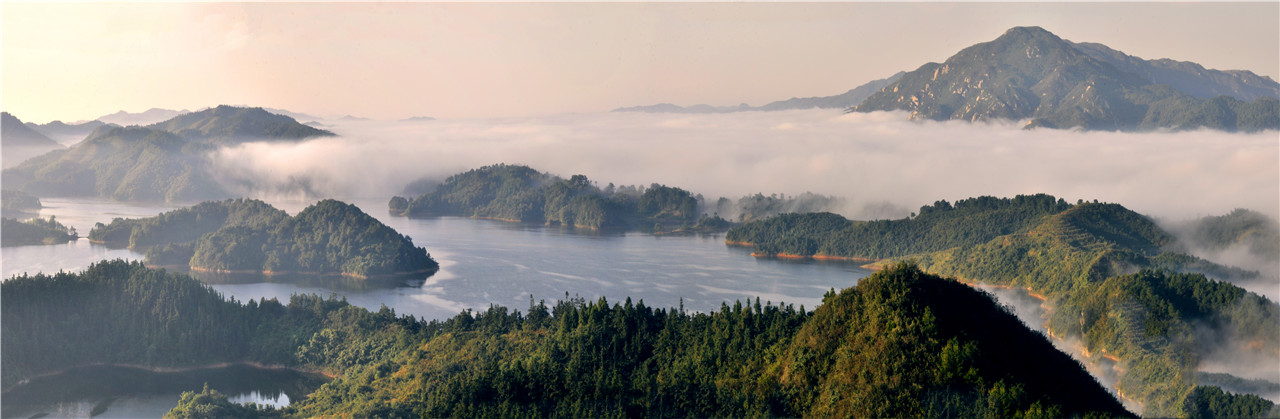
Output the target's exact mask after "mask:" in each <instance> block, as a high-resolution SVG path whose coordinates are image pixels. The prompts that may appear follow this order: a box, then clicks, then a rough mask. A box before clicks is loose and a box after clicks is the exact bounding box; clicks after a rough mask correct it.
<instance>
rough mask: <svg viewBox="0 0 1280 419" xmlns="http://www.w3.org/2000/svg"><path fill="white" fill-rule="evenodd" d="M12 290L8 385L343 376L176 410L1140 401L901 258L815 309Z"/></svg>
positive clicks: (1006, 410) (690, 409)
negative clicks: (48, 377) (104, 366)
mask: <svg viewBox="0 0 1280 419" xmlns="http://www.w3.org/2000/svg"><path fill="white" fill-rule="evenodd" d="M0 292H3V294H4V295H5V298H6V303H5V304H4V305H3V307H0V309H2V310H3V313H2V314H3V316H2V317H0V321H3V322H4V324H3V327H2V328H0V333H3V336H2V338H3V339H0V345H3V351H2V352H0V360H2V361H3V364H0V367H2V368H0V370H2V371H3V378H4V385H5V387H6V388H7V387H9V386H12V385H14V384H16V383H17V382H18V381H19V380H21V379H23V378H28V377H31V376H34V375H38V374H44V373H49V372H53V371H57V370H59V369H62V368H65V367H66V366H68V365H80V364H85V363H134V364H142V365H169V366H175V365H176V366H182V365H199V364H203V363H210V362H226V361H241V360H253V361H258V362H268V363H276V364H281V365H287V366H293V367H298V368H307V369H319V370H324V371H329V372H331V373H335V374H337V378H335V379H334V380H333V381H331V382H329V383H327V384H325V385H324V386H322V387H321V388H320V389H318V390H316V391H315V392H314V393H313V394H312V395H311V396H310V397H309V398H307V399H304V400H294V401H293V402H294V403H293V404H291V405H290V406H289V407H287V408H285V409H280V410H272V409H260V408H257V407H247V408H246V407H240V406H234V405H230V404H228V403H225V398H224V397H222V396H221V395H220V394H218V393H217V392H216V391H214V390H212V389H207V388H206V389H205V391H202V392H200V393H188V394H185V395H183V398H182V400H181V402H180V404H179V406H178V407H176V408H175V409H174V411H172V412H170V415H171V416H173V417H190V416H192V415H195V416H208V415H213V416H218V415H220V414H223V413H225V414H227V415H232V416H239V417H254V416H284V417H314V416H334V415H338V416H355V417H410V416H412V417H422V416H425V417H442V416H449V417H453V416H466V417H484V416H501V417H510V416H522V417H541V416H578V417H583V416H589V417H620V416H661V417H688V416H693V417H743V416H809V417H825V416H833V415H840V416H846V415H853V416H874V417H885V416H895V417H900V416H938V415H945V414H953V415H959V416H966V417H970V416H982V417H1061V416H1095V417H1098V416H1128V413H1127V412H1125V411H1124V410H1123V409H1122V408H1121V406H1120V405H1119V403H1118V402H1117V401H1116V400H1115V399H1114V398H1113V397H1112V396H1110V395H1109V394H1108V393H1107V392H1106V391H1105V390H1104V389H1102V388H1101V386H1099V385H1098V384H1097V383H1096V382H1095V381H1093V379H1092V378H1091V377H1090V376H1089V375H1088V374H1087V373H1086V372H1084V370H1083V369H1081V368H1080V366H1079V364H1077V363H1076V362H1075V361H1073V360H1071V359H1070V358H1069V357H1067V356H1066V355H1065V354H1062V353H1061V352H1058V351H1056V350H1055V349H1053V347H1052V345H1051V344H1050V343H1049V341H1048V340H1047V339H1046V338H1045V337H1044V336H1043V335H1040V334H1037V333H1034V332H1032V331H1030V330H1028V329H1026V328H1025V326H1023V325H1022V324H1021V323H1020V322H1019V321H1018V320H1017V319H1016V318H1015V317H1014V316H1013V315H1012V314H1010V313H1009V312H1008V311H1007V309H1005V308H1003V307H1001V306H999V305H998V304H996V303H995V301H994V300H993V299H991V298H990V296H989V295H987V294H985V293H983V292H981V291H978V290H975V289H972V288H970V287H967V286H965V285H963V284H960V283H957V282H955V281H953V280H948V279H943V278H939V277H936V276H932V275H928V274H925V273H923V272H921V271H920V270H919V269H918V268H916V267H914V266H910V265H905V264H900V265H895V266H891V267H889V268H888V269H885V270H883V271H881V272H878V273H876V274H875V275H872V276H871V277H868V278H865V279H863V280H861V281H860V282H859V284H858V285H857V286H856V287H853V288H849V289H846V290H844V291H841V292H839V293H836V292H834V291H832V292H831V293H829V294H828V295H827V296H826V298H825V299H824V303H823V305H822V306H820V307H819V308H818V309H817V310H815V311H814V312H812V313H809V312H806V311H804V310H803V308H801V309H800V310H796V309H795V308H793V307H792V306H785V305H781V306H775V305H773V304H761V303H760V302H759V301H756V302H754V303H747V304H744V303H741V302H739V303H734V304H733V305H732V306H730V305H727V304H726V305H723V306H722V307H721V309H720V310H719V311H716V312H711V313H688V312H685V311H684V310H675V309H654V308H650V307H647V306H645V305H644V304H643V302H640V303H634V304H633V303H632V302H631V301H630V300H628V301H626V302H624V303H621V304H618V303H613V304H610V303H608V302H607V301H605V300H604V299H600V300H599V301H596V302H587V301H584V300H583V299H580V298H566V299H565V300H562V301H560V302H559V303H557V304H556V305H555V306H554V307H548V306H546V305H545V304H543V303H536V304H535V303H533V302H532V301H531V302H530V307H529V310H528V311H527V312H526V313H524V314H522V313H520V312H512V311H509V310H508V309H506V308H504V307H498V306H492V307H490V308H489V309H488V310H485V311H483V312H472V311H470V310H468V311H464V312H462V313H459V314H458V315H457V316H455V317H453V318H451V319H448V320H445V321H430V322H419V321H416V320H414V319H412V318H408V317H399V318H397V317H396V316H395V313H394V312H392V311H391V310H389V309H386V308H383V309H382V310H379V311H378V312H376V313H375V312H370V311H368V310H364V309H361V308H357V307H352V306H350V305H348V304H347V303H345V302H343V301H338V300H334V299H328V300H325V299H320V298H318V297H314V296H294V297H293V298H292V300H291V301H290V303H289V304H288V305H287V306H286V305H281V304H280V303H278V302H276V301H275V300H261V301H250V302H248V303H247V304H242V303H239V302H236V301H234V300H232V301H227V300H225V299H223V298H222V297H221V296H219V295H218V294H217V293H216V292H214V291H213V290H212V289H210V288H209V287H207V286H205V285H202V284H200V283H199V282H198V281H195V280H193V279H191V278H190V277H187V276H185V275H181V274H172V273H167V272H164V271H162V270H154V269H148V268H145V267H143V266H142V265H141V264H138V263H136V262H134V263H129V262H123V261H115V262H102V263H98V264H95V265H93V266H91V267H90V268H89V269H88V270H86V271H85V272H83V273H80V274H69V273H60V274H57V275H53V276H45V275H37V276H34V277H28V276H22V277H15V278H13V279H10V280H8V281H5V282H4V283H3V284H0ZM566 297H567V295H566ZM10 301H13V302H14V303H13V304H10Z"/></svg>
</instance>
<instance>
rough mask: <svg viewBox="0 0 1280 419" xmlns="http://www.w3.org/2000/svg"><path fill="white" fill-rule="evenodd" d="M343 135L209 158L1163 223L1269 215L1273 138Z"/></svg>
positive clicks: (785, 131)
mask: <svg viewBox="0 0 1280 419" xmlns="http://www.w3.org/2000/svg"><path fill="white" fill-rule="evenodd" d="M331 122H332V124H333V128H332V129H333V130H334V131H335V132H337V133H339V134H340V135H341V136H340V137H336V138H321V139H314V140H310V141H306V142H302V143H297V144H267V143H250V144H244V145H240V146H237V147H234V148H228V149H223V150H221V151H220V152H218V153H217V155H216V156H215V162H216V164H217V165H218V166H219V168H220V170H221V172H222V173H226V174H228V175H229V176H230V178H231V180H232V181H233V183H236V184H238V185H240V186H239V187H240V188H241V190H240V192H242V193H244V194H246V195H250V196H269V195H273V194H281V193H283V194H293V195H295V196H296V195H299V194H306V195H308V196H310V197H312V198H315V197H338V198H378V197H390V196H391V195H394V194H397V193H399V192H401V191H402V190H403V188H404V187H405V185H407V184H408V183H410V182H411V181H413V180H415V179H419V178H422V177H432V178H437V179H443V178H445V177H447V176H448V175H450V174H453V173H457V172H460V171H464V170H468V169H472V168H476V167H480V166H484V165H488V164H494V163H511V164H527V165H529V166H531V167H533V168H535V169H538V170H542V171H547V172H551V173H553V174H558V175H561V176H566V177H567V176H569V175H573V174H584V175H587V177H589V178H590V179H592V180H594V181H597V182H599V183H600V185H601V186H603V185H605V184H607V183H610V182H612V183H615V184H618V185H624V184H640V185H647V184H649V183H654V182H656V183H662V184H666V185H671V186H678V187H681V188H685V189H688V190H690V191H692V192H695V193H701V194H703V195H704V196H706V197H707V198H708V199H715V198H716V197H719V196H725V197H729V198H731V199H737V198H738V197H741V196H745V195H748V194H754V193H757V192H763V193H765V194H766V195H768V194H770V193H775V192H776V193H785V194H788V195H792V194H797V193H800V192H805V191H810V192H814V193H819V194H824V195H831V196H837V197H843V198H845V199H846V202H848V204H849V207H850V209H849V210H848V211H846V213H848V214H853V213H856V212H857V211H858V209H859V208H861V207H864V206H865V205H866V204H868V203H883V202H891V203H893V204H896V205H899V206H901V207H905V208H911V209H914V208H918V207H919V206H920V205H923V204H926V203H932V202H934V201H935V200H938V199H946V200H952V201H954V200H956V199H963V198H967V197H972V196H979V195H994V196H1013V195H1017V194H1030V193H1041V192H1043V193H1049V194H1053V195H1056V196H1058V197H1061V198H1064V199H1067V200H1068V201H1070V202H1075V201H1076V200H1077V199H1085V200H1094V199H1098V200H1100V201H1107V202H1116V203H1120V204H1123V205H1125V206H1126V207H1128V208H1130V209H1133V210H1136V211H1138V212H1141V213H1144V214H1148V215H1153V216H1156V217H1161V218H1166V219H1188V218H1192V217H1196V216H1201V215H1214V214H1225V213H1227V212H1229V211H1230V210H1232V209H1234V208H1238V207H1239V208H1249V209H1254V210H1257V211H1259V212H1262V213H1264V214H1268V215H1269V216H1271V217H1273V218H1280V143H1278V142H1277V141H1276V132H1274V131H1270V132H1263V133H1256V134H1231V133H1224V132H1216V131H1191V132H1154V133H1109V132H1077V131H1069V130H1046V129H1039V130H1022V129H1020V125H1017V124H1016V123H991V124H984V123H968V122H959V121H949V122H923V123H921V122H913V121H909V120H907V117H906V115H905V114H902V113H888V112H878V113H869V114H866V113H855V114H841V113H840V112H838V111H819V110H812V111H783V112H743V113H729V114H708V115H683V114H681V115H674V114H649V113H595V114H572V115H557V116H548V117H538V118H505V119H474V120H440V121H426V122H412V123H404V122H385V123H384V122H372V121H361V122H350V121H331Z"/></svg>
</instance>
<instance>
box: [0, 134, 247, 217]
mask: <svg viewBox="0 0 1280 419" xmlns="http://www.w3.org/2000/svg"><path fill="white" fill-rule="evenodd" d="M209 150H211V148H210V147H208V146H206V145H202V144H198V143H192V142H191V141H189V140H187V139H185V138H182V137H180V136H178V135H176V134H173V133H171V132H167V131H161V130H156V129H151V128H144V127H138V126H130V127H119V126H112V125H106V126H102V127H99V128H98V129H97V130H94V132H93V133H91V134H89V136H88V137H87V138H85V140H84V141H82V142H80V143H79V144H77V145H76V146H75V147H72V148H70V149H65V150H58V151H55V152H52V153H48V154H45V155H42V156H39V157H37V158H33V159H31V160H27V161H26V162H23V163H22V164H20V165H18V166H16V167H13V168H9V169H5V171H4V174H3V177H2V178H0V182H3V184H4V188H5V189H14V190H22V191H25V192H27V193H31V194H33V195H37V196H100V197H106V198H111V199H115V200H121V201H151V202H154V201H188V200H198V199H207V198H225V197H227V193H226V192H225V191H224V190H223V189H222V187H221V186H219V185H218V184H217V182H215V181H214V180H213V179H214V177H213V176H211V175H210V173H209V163H208V161H207V160H206V158H205V157H203V156H204V154H205V153H206V152H207V151H209Z"/></svg>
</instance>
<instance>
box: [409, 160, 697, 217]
mask: <svg viewBox="0 0 1280 419" xmlns="http://www.w3.org/2000/svg"><path fill="white" fill-rule="evenodd" d="M389 207H390V209H391V210H392V212H400V213H403V214H405V215H410V216H430V215H456V216H465V217H477V218H492V219H500V220H510V221H521V222H532V223H541V224H549V225H565V226H573V227H583V228H592V229H601V228H637V227H647V226H652V225H655V224H662V225H664V226H668V227H680V226H685V227H687V226H689V225H692V224H693V223H694V222H696V221H697V219H698V215H699V214H698V199H697V198H695V197H694V196H692V195H690V194H689V192H688V191H685V190H683V189H680V188H672V187H667V186H662V185H658V184H653V185H651V186H650V187H648V188H643V187H621V188H618V187H614V186H613V185H612V184H610V185H609V186H608V187H606V188H604V189H603V190H602V189H600V188H598V187H596V186H595V185H593V184H592V182H591V181H590V180H588V179H587V177H586V176H583V175H574V176H572V177H570V178H569V179H562V178H559V177H556V176H552V175H550V174H546V173H540V172H538V171H536V170H533V169H531V168H529V167H526V166H515V165H505V164H499V165H493V166H485V167H482V168H479V169H474V170H470V171H467V172H465V173H460V174H457V175H453V176H450V177H449V178H448V179H446V180H445V181H444V183H442V184H440V185H439V186H437V187H436V188H435V190H434V191H432V192H431V193H428V194H425V195H422V196H420V197H418V198H416V199H413V200H408V199H405V198H401V197H395V198H392V199H391V202H390V203H389Z"/></svg>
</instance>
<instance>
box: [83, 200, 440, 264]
mask: <svg viewBox="0 0 1280 419" xmlns="http://www.w3.org/2000/svg"><path fill="white" fill-rule="evenodd" d="M89 239H90V240H94V241H98V242H103V243H107V244H113V245H117V246H128V247H129V248H131V249H134V250H137V251H139V252H145V253H146V255H147V262H148V263H151V264H157V265H176V266H180V267H187V266H189V267H190V268H191V269H197V270H208V271H219V272H265V273H285V272H314V273H341V274H344V275H350V276H356V277H368V276H374V275H391V274H400V273H409V272H423V271H431V270H435V269H436V268H437V267H438V266H439V265H438V264H437V263H436V261H435V260H433V259H431V256H430V255H428V254H427V252H426V250H425V249H423V248H421V247H415V246H413V242H412V241H411V240H410V239H409V238H408V237H407V236H404V235H401V234H399V233H397V232H396V231H395V230H393V229H391V228H390V227H387V226H386V225H385V224H382V223H381V222H380V221H378V220H377V219H375V218H373V217H372V216H369V215H368V214H365V213H364V212H363V211H360V209H359V208H357V207H355V206H354V205H350V204H346V203H342V202H339V201H335V200H324V201H320V202H318V203H316V204H314V205H311V206H309V207H307V208H306V209H304V210H302V211H301V212H299V213H298V214H297V215H295V216H292V217H290V216H289V215H288V214H286V213H285V212H284V211H280V210H278V209H275V208H273V207H271V206H270V205H268V204H266V203H264V202H262V201H258V200H252V199H236V200H226V201H218V202H204V203H201V204H199V205H196V206H193V207H189V208H182V209H177V210H174V211H169V212H166V213H163V214H160V215H157V216H155V217H150V218H142V219H120V218H117V219H115V220H112V222H111V223H110V224H102V223H99V224H98V225H96V226H94V228H93V230H91V231H90V232H89Z"/></svg>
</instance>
